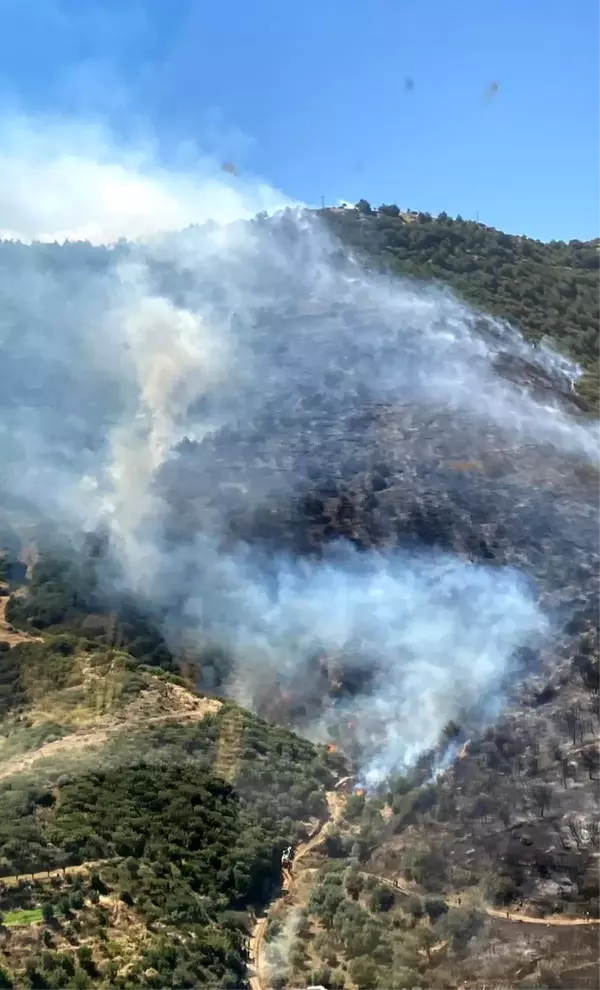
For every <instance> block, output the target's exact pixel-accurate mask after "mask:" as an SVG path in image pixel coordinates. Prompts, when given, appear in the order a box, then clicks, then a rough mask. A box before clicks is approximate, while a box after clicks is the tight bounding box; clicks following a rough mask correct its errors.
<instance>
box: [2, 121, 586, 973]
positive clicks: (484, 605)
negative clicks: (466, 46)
mask: <svg viewBox="0 0 600 990" xmlns="http://www.w3.org/2000/svg"><path fill="white" fill-rule="evenodd" d="M12 128H13V129H12V130H11V131H10V134H9V135H8V136H9V137H10V141H5V144H4V147H5V154H4V156H3V157H2V158H1V159H0V175H4V177H5V179H6V180H7V181H6V182H5V183H4V185H3V194H0V195H4V200H3V201H2V202H0V205H1V206H2V208H3V218H4V219H3V221H2V223H3V226H4V229H5V230H6V232H7V233H11V234H20V235H21V236H22V237H23V242H21V241H11V240H4V241H2V242H0V302H1V306H0V340H1V342H2V352H3V361H2V364H1V367H0V456H1V458H2V465H3V468H2V482H1V491H0V523H1V533H0V536H1V541H2V543H3V544H4V545H5V546H6V547H7V550H8V552H7V553H6V554H5V555H4V556H2V558H1V559H0V579H1V580H0V593H1V594H0V604H1V605H2V608H1V611H0V641H1V642H0V714H1V716H2V722H1V729H2V737H1V738H0V777H1V781H0V792H1V793H0V797H1V799H2V807H3V809H5V811H4V818H3V822H2V824H1V827H0V876H1V877H2V878H4V879H3V880H2V881H1V884H2V885H1V886H0V911H2V912H3V913H4V915H5V924H6V927H5V928H3V929H0V982H2V981H4V983H5V984H8V985H11V983H12V984H13V985H16V986H18V987H21V986H23V987H33V986H42V985H49V986H56V987H62V986H69V985H77V986H88V985H93V984H96V985H101V986H104V985H117V986H119V987H121V988H123V990H127V988H129V987H132V986H147V987H152V986H157V987H158V986H168V985H171V986H196V985H205V986H225V987H240V986H247V985H248V978H249V972H248V969H249V966H248V964H249V962H250V963H251V964H252V965H253V966H254V976H253V977H252V986H253V987H262V986H264V985H266V984H265V981H266V977H265V976H264V974H263V972H262V969H261V959H260V958H259V957H260V941H261V938H262V935H261V933H262V932H263V931H264V932H266V934H265V938H267V936H269V939H268V940H269V941H275V945H274V946H272V947H271V949H270V951H269V952H268V953H267V956H268V957H269V959H271V960H275V962H274V963H273V965H272V969H271V972H270V974H269V981H270V979H271V977H272V976H273V975H275V977H276V981H277V980H278V981H279V984H280V985H281V984H282V982H283V983H285V982H286V981H287V985H302V980H304V983H306V982H307V981H308V982H311V980H312V982H317V983H323V984H324V985H328V986H339V987H342V986H353V987H356V986H365V987H367V986H375V985H379V986H382V987H384V986H408V985H410V986H414V985H423V986H449V985H455V986H456V985H458V984H459V983H460V984H461V985H462V984H464V983H466V984H467V985H468V986H473V987H475V986H479V985H480V983H481V979H482V978H483V977H482V975H481V972H479V971H478V970H477V966H476V967H475V971H474V972H473V971H472V970H471V969H469V965H470V964H469V962H468V951H470V949H472V948H473V946H474V945H475V944H476V945H477V947H478V951H477V952H474V953H471V955H472V957H473V958H474V959H476V960H478V963H477V965H478V966H479V968H480V969H481V967H487V968H486V969H485V972H486V977H485V978H486V980H487V979H488V976H489V982H490V985H494V986H498V985H500V986H504V985H506V979H505V973H506V972H508V970H507V969H506V966H507V965H508V963H506V962H505V959H506V958H508V956H509V955H510V959H511V967H512V968H511V969H510V973H511V976H510V979H511V981H512V983H511V985H517V984H518V983H519V980H520V979H521V977H520V976H519V975H518V974H520V973H521V972H522V969H523V967H524V966H528V967H529V969H528V970H527V971H528V972H530V973H534V972H535V973H537V968H536V967H537V962H534V964H533V968H532V967H531V965H530V964H531V957H532V953H533V955H534V956H535V959H537V958H538V956H539V957H540V958H545V957H548V956H553V955H554V956H555V957H556V958H557V959H561V960H562V962H561V965H562V967H563V969H564V970H565V972H570V969H569V968H571V969H573V967H574V966H576V965H580V959H579V955H580V954H581V953H584V956H582V959H584V962H581V965H584V964H585V965H587V966H588V968H589V953H590V946H591V938H590V935H589V933H587V932H586V931H585V930H584V934H583V935H582V936H581V938H582V941H581V942H567V941H566V940H565V939H564V938H563V941H562V942H561V943H560V945H559V944H558V942H557V944H556V945H554V944H552V945H550V944H548V945H547V946H546V947H545V948H544V949H543V951H542V952H541V954H540V951H539V946H538V948H535V951H534V949H533V948H532V944H531V943H530V942H528V941H527V940H526V939H523V938H521V940H520V942H519V944H518V946H517V945H516V943H514V944H513V943H511V941H510V938H511V936H510V935H507V934H506V932H504V930H503V929H502V928H501V926H500V929H499V928H498V926H497V925H496V922H495V921H493V922H489V921H488V922H486V923H485V924H488V925H490V924H491V925H492V927H491V928H486V927H485V924H484V919H485V918H486V917H487V918H488V919H489V918H494V915H493V913H489V912H494V911H497V910H498V907H499V906H502V905H504V904H505V903H506V904H509V905H510V904H511V903H513V902H514V903H517V902H518V901H519V899H520V900H521V901H523V900H525V901H527V903H528V904H530V910H531V911H534V910H546V911H548V910H549V911H554V912H555V913H558V914H559V915H560V912H562V911H571V912H574V913H575V914H576V916H577V919H576V920H577V922H578V924H579V923H582V924H586V923H587V922H586V912H588V913H589V912H592V913H593V912H594V911H595V910H596V908H595V904H596V902H597V885H596V887H594V879H593V867H594V862H595V861H594V853H593V852H592V849H593V848H596V847H597V840H598V834H597V831H595V825H594V821H595V819H596V817H597V800H596V798H595V795H594V781H593V779H592V778H593V774H594V772H595V767H596V763H595V762H594V761H595V755H594V754H595V752H596V750H595V749H594V746H595V742H594V740H595V733H597V712H596V711H595V708H594V699H595V693H596V694H597V690H598V637H597V614H598V522H599V520H598V425H597V422H596V421H595V420H594V418H593V416H592V415H591V413H593V411H594V410H593V403H594V395H595V394H596V393H597V388H596V382H595V379H594V370H593V369H594V361H595V359H596V356H597V330H598V327H597V293H596V291H595V290H596V287H597V259H598V253H597V250H596V245H594V244H579V243H575V244H571V245H563V244H551V245H541V244H539V243H538V242H533V241H528V240H527V239H523V238H506V237H505V235H503V234H501V233H499V232H497V231H491V230H489V229H487V228H483V227H481V226H480V225H477V224H469V223H465V222H463V221H461V220H459V219H457V220H456V221H453V220H451V219H450V218H447V217H444V216H441V217H439V218H437V219H432V218H430V217H427V216H426V215H414V214H405V215H401V214H400V211H398V209H397V208H396V207H394V206H393V205H392V206H389V205H388V206H387V207H382V208H381V209H380V210H379V211H378V212H377V213H374V212H373V211H372V210H371V208H370V207H369V205H368V204H367V203H365V202H364V201H362V202H361V204H359V208H357V209H354V210H347V211H330V210H326V211H311V210H307V209H304V208H296V207H294V208H289V209H285V210H283V211H281V210H278V208H279V207H285V206H286V205H288V204H287V203H286V200H285V198H284V197H282V196H281V195H280V194H278V193H276V192H274V191H272V190H269V189H268V188H267V187H265V186H264V185H263V184H261V183H255V182H253V181H251V180H248V181H245V182H242V183H240V182H239V181H238V180H237V179H235V180H234V178H232V177H231V176H230V175H223V173H222V172H221V171H220V170H219V168H218V166H216V165H215V163H210V162H207V161H205V160H203V161H202V162H201V163H200V166H199V168H198V170H197V173H196V175H195V176H193V177H192V176H191V173H190V172H189V170H186V169H183V168H182V170H181V172H180V173H179V172H173V173H169V174H166V175H165V174H164V172H163V171H162V170H161V169H160V168H158V167H157V166H156V165H155V163H154V162H153V159H152V156H151V155H149V154H147V153H144V155H140V154H137V155H133V154H129V155H127V156H123V154H122V153H121V152H119V151H118V150H117V149H116V148H115V147H114V145H112V144H111V142H110V141H109V140H108V139H107V138H106V137H105V136H102V135H99V134H98V132H97V131H88V132H86V133H85V134H81V133H80V131H78V129H77V128H75V129H73V128H69V127H66V126H64V125H60V126H57V125H56V124H55V125H52V126H48V125H44V126H43V127H40V128H39V129H38V132H37V133H34V131H33V129H32V128H31V127H30V125H29V124H28V123H27V122H25V123H23V122H21V125H20V126H19V127H17V128H15V126H14V124H13V125H12ZM5 133H8V132H6V130H5ZM259 210H262V211H263V212H259V213H258V215H256V216H255V214H256V213H257V211H259ZM265 211H267V212H265ZM211 216H212V218H213V220H212V221H209V218H210V217H211ZM188 221H189V222H190V223H191V226H187V224H188ZM67 234H68V235H70V236H72V237H74V238H78V237H87V238H89V241H77V242H74V241H66V242H65V243H60V244H59V243H52V241H53V239H54V238H56V239H58V240H60V239H62V237H64V236H66V235H67ZM121 234H123V235H128V236H129V238H130V239H127V238H126V237H125V236H124V237H123V239H120V240H119V239H118V238H119V235H121ZM36 235H37V236H39V237H41V238H42V239H43V241H44V242H43V243H42V242H41V241H36V240H35V237H36ZM135 238H138V240H135ZM104 241H106V242H107V243H103V242H104ZM26 242H29V243H26ZM92 242H94V243H92ZM109 242H111V243H109ZM430 276H433V277H434V279H435V283H434V282H432V280H431V277H430ZM444 283H446V284H444ZM449 286H450V287H452V288H450V287H449ZM557 286H559V287H560V289H559V290H556V291H555V289H556V287H557ZM452 290H454V291H456V292H457V293H458V294H459V295H458V296H457V295H454V294H453V291H452ZM459 297H460V298H459ZM472 307H475V308H472ZM594 307H596V309H594ZM490 312H493V313H494V314H495V315H494V316H490V315H488V314H489V313H490ZM506 320H509V321H512V325H511V324H510V323H509V322H506ZM544 336H547V337H549V338H550V341H549V342H548V341H544V339H543V338H544ZM552 343H554V344H556V347H557V350H554V349H553V347H552V346H550V345H551V344H552ZM582 368H585V374H584V375H583V377H582V375H581V371H582ZM26 568H27V571H26ZM9 595H10V597H8V596H9ZM7 598H8V600H7ZM219 696H220V697H219ZM231 699H233V700H231ZM235 702H238V703H239V704H235ZM240 705H242V706H244V707H246V708H250V709H252V710H253V712H254V713H255V714H253V715H251V714H249V713H248V712H247V711H244V710H243V708H241V707H239V706H240ZM596 708H597V706H596ZM257 716H262V717H263V718H266V719H267V720H268V721H267V722H265V721H261V718H260V717H257ZM282 726H285V727H287V728H285V727H282ZM289 727H291V728H294V729H296V730H297V732H298V733H300V734H301V735H302V736H304V737H308V741H307V739H306V738H299V737H298V736H297V735H294V734H293V733H292V732H289V731H288V728H289ZM579 763H581V767H579ZM583 770H586V773H583ZM587 774H589V780H588V778H587ZM353 785H356V787H358V786H359V785H362V786H363V787H364V789H365V790H366V796H365V794H360V793H359V792H357V793H356V794H354V795H352V796H350V797H349V799H348V802H347V804H346V798H347V797H348V794H347V793H345V789H352V786H353ZM315 829H321V830H322V831H320V832H319V833H318V834H317V835H313V832H314V830H315ZM527 829H528V830H529V831H527ZM524 830H525V831H524ZM565 832H567V833H569V834H571V835H573V836H574V838H573V840H572V841H571V840H569V841H570V842H571V845H570V846H569V845H568V841H567V839H568V836H567V839H565V837H564V835H565ZM521 835H522V837H523V841H522V842H521V839H520V836H521ZM296 843H299V844H300V846H299V849H300V853H301V855H300V857H299V859H298V863H299V864H301V863H302V862H303V861H304V862H305V863H306V862H308V863H309V864H310V863H312V862H313V860H312V859H311V858H310V857H311V856H313V857H316V859H317V866H318V867H319V869H321V868H322V871H323V872H322V873H320V872H319V873H318V875H316V876H315V875H313V874H312V873H311V872H310V868H308V869H307V872H306V875H305V874H304V872H302V870H303V868H302V866H301V865H299V866H298V871H299V875H300V879H298V875H297V876H296V881H294V883H295V884H296V886H294V883H292V880H291V879H290V876H288V877H287V879H286V883H287V884H288V894H289V897H290V898H291V901H290V904H289V909H290V910H289V912H286V909H285V897H283V899H282V900H279V899H278V898H277V897H276V895H277V892H278V889H279V886H280V884H281V880H282V874H281V866H280V857H281V851H282V849H283V848H285V847H286V846H287V845H288V844H296ZM522 846H524V848H525V853H524V852H523V850H522V848H521V847H522ZM323 852H324V853H325V856H324V858H323ZM304 857H305V858H304ZM319 857H321V858H319ZM329 868H331V870H330V874H331V875H329V874H328V873H327V871H328V870H329ZM342 868H343V870H344V871H345V872H344V874H343V876H344V883H343V887H342V882H341V881H342V872H341V869H342ZM61 869H62V870H64V869H67V873H66V874H65V875H63V876H62V877H61V876H58V875H54V876H48V877H46V878H44V877H42V876H40V875H39V874H41V873H42V872H43V871H44V870H51V872H54V873H55V874H58V873H59V872H60V870H61ZM24 872H28V873H31V874H34V877H35V879H34V880H32V881H30V882H27V883H26V882H24V881H23V878H22V874H23V873H24ZM369 874H376V875H381V876H383V877H384V879H387V880H388V885H387V887H388V889H387V891H386V889H385V887H384V888H381V887H377V888H376V890H375V891H374V892H373V893H372V895H371V894H370V893H369V892H368V891H367V893H364V892H363V893H361V889H362V888H361V884H363V882H364V883H368V882H369V880H368V877H369ZM390 874H391V875H393V876H394V877H396V878H397V877H398V875H399V874H400V875H401V877H402V884H403V890H404V893H403V894H402V895H400V894H396V893H393V892H391V888H390V884H391V880H390ZM311 877H312V879H311ZM320 880H323V883H322V884H321V883H320ZM371 880H373V877H371ZM317 881H318V882H317ZM53 885H55V886H53ZM407 885H408V886H407ZM382 889H383V893H382ZM311 890H312V893H311ZM407 892H408V893H407ZM400 896H402V897H403V898H406V897H408V898H409V899H408V900H404V901H403V902H402V906H400V904H399V903H398V901H397V898H398V897H400ZM390 897H391V900H390ZM463 897H464V898H466V900H467V901H468V904H469V906H468V907H466V908H463V909H460V899H461V898H463ZM411 898H412V900H411ZM422 898H423V899H422ZM273 899H274V900H273ZM271 900H273V905H272V907H271V913H270V915H269V919H268V922H269V924H268V925H266V927H261V925H263V923H264V919H263V920H261V918H260V911H261V909H263V908H264V906H265V905H266V904H267V903H268V902H269V901H271ZM434 902H436V903H434ZM457 904H458V906H457ZM48 905H49V907H48ZM423 905H426V906H427V912H426V916H425V914H424V908H423ZM461 911H462V913H461ZM42 912H44V915H43V916H42ZM486 912H488V914H487V915H486ZM280 915H281V920H280V919H279V916H280ZM446 915H447V916H448V917H447V918H446ZM559 920H560V919H559ZM272 922H274V923H275V924H274V925H272V924H271V923H272ZM30 923H31V925H32V928H31V929H30V930H29V929H27V928H26V926H27V925H29V924H30ZM265 924H266V923H265ZM277 924H280V925H281V927H280V929H277V927H276V925H277ZM13 925H14V926H15V928H13ZM494 925H496V927H494ZM508 927H509V928H510V927H511V926H510V925H509V926H508ZM533 927H534V931H535V926H533ZM278 930H279V931H280V933H281V938H280V939H278V938H277V931H278ZM29 932H31V934H29ZM250 933H253V937H252V939H250V938H249V935H250ZM505 935H506V944H505V943H504V942H503V941H502V939H503V938H504V937H505ZM533 937H534V939H536V938H539V933H538V934H537V935H534V936H533ZM561 937H562V936H561ZM586 938H587V941H586ZM474 939H475V940H478V941H476V942H474V941H473V940H474ZM486 940H487V941H486ZM439 944H441V945H442V950H440V953H439V954H438V953H437V949H436V950H435V951H434V947H435V946H436V945H439ZM506 945H511V946H512V947H511V949H510V951H509V949H507V948H506ZM535 945H536V946H537V942H535ZM281 946H283V947H284V949H285V952H284V956H285V957H286V958H284V960H283V963H282V962H281V951H278V949H281ZM444 946H445V947H446V948H443V947H444ZM448 946H449V948H448ZM74 947H77V948H76V951H75V950H74ZM303 947H304V948H303ZM308 947H310V951H309V948H308ZM469 947H470V948H469ZM486 948H489V952H488V953H487V954H486V952H485V951H484V950H486ZM536 953H537V955H536ZM446 956H448V960H447V963H448V964H447V967H446V968H445V969H444V968H442V969H439V965H440V964H439V961H438V960H440V959H444V960H446ZM484 956H485V960H486V961H485V963H484V962H483V961H481V960H483V958H484ZM371 957H372V958H371ZM286 959H287V962H286ZM498 959H500V960H501V965H502V966H504V967H505V969H504V973H503V979H504V982H500V984H499V983H498V980H497V979H496V977H497V965H498V963H497V960H498ZM330 960H335V962H332V963H331V966H337V967H338V970H337V971H336V973H333V974H332V973H331V966H330V965H329V963H330ZM373 960H374V961H373ZM490 960H491V961H490ZM263 962H264V960H263ZM326 964H327V966H329V970H328V969H327V968H326ZM443 965H444V966H445V965H446V963H445V962H444V964H443ZM495 966H496V970H495V969H494V967H495ZM374 967H375V968H374ZM263 968H264V967H263ZM267 969H268V966H267ZM494 973H495V974H496V975H495V976H494ZM261 974H262V975H261ZM490 974H491V975H490ZM494 980H496V982H494ZM297 981H299V982H297ZM581 985H584V984H583V983H582V984H581Z"/></svg>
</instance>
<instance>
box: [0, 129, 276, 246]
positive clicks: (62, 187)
mask: <svg viewBox="0 0 600 990" xmlns="http://www.w3.org/2000/svg"><path fill="white" fill-rule="evenodd" d="M186 158H187V161H186V164H185V169H183V168H182V169H181V170H176V171H174V170H172V169H169V168H167V167H165V166H164V165H161V164H160V163H159V162H157V160H156V154H155V151H154V149H153V147H152V145H151V143H150V142H148V143H147V144H146V145H145V146H141V147H140V145H139V143H138V144H136V146H132V147H131V148H123V147H120V146H119V145H118V144H117V143H116V141H115V140H114V138H113V137H112V136H111V134H110V132H109V131H107V129H106V128H104V127H103V126H101V125H100V124H99V123H98V124H92V123H85V122H81V121H70V120H68V119H67V120H65V119H63V118H60V117H57V118H47V117H34V118H32V117H27V116H22V117H15V116H9V117H5V118H4V119H0V237H2V238H8V239H11V238H12V239H15V240H22V241H26V242H30V241H33V240H38V241H50V242H52V241H59V242H61V241H65V240H72V241H80V240H81V241H85V240H87V241H90V242H91V243H92V244H106V243H111V242H114V241H117V240H118V239H119V238H121V237H126V238H130V239H137V238H140V237H149V236H152V235H155V234H158V233H161V232H163V233H164V232H167V231H171V230H176V229H180V228H182V227H187V226H188V225H189V224H191V223H205V222H206V221H207V220H209V219H212V220H216V221H218V222H219V223H232V222H233V221H235V220H239V219H249V218H250V217H252V216H254V215H255V214H256V213H257V212H259V211H261V210H265V211H267V212H273V211H274V210H276V209H279V208H281V207H283V206H285V205H288V203H289V200H287V198H286V197H284V196H283V195H281V194H280V193H277V192H276V191H275V190H273V189H272V188H270V187H269V186H268V185H267V184H266V183H260V182H256V181H251V182H247V181H246V180H245V179H244V178H243V177H242V178H232V179H231V181H228V180H227V177H226V176H225V175H224V174H223V172H222V170H221V168H220V165H219V163H218V162H216V161H214V160H212V159H211V158H209V157H207V156H203V155H200V154H198V155H197V156H196V157H195V160H192V161H190V160H189V155H187V156H186Z"/></svg>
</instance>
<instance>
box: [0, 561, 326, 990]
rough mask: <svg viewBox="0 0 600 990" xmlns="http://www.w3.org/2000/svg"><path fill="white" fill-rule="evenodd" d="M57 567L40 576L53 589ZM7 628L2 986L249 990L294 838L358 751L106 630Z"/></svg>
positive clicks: (0, 834) (0, 681) (1, 765)
mask: <svg viewBox="0 0 600 990" xmlns="http://www.w3.org/2000/svg"><path fill="white" fill-rule="evenodd" d="M5 559H6V558H5ZM50 566H51V565H50V562H49V561H47V560H46V561H40V562H39V564H38V565H36V567H34V570H33V579H32V588H33V589H40V588H45V590H46V593H47V594H51V593H52V591H51V588H52V587H53V586H52V584H51V583H50V582H46V581H44V580H43V579H42V578H43V576H44V574H45V576H46V578H47V577H48V573H49V570H50ZM45 568H46V569H45ZM15 570H16V566H15V562H14V561H13V562H12V565H11V566H8V565H6V564H5V565H4V574H5V576H8V577H9V579H10V578H11V572H12V573H14V571H15ZM22 581H23V577H22V574H20V575H19V579H18V581H15V580H13V582H12V583H13V590H18V591H19V596H18V598H17V599H16V600H17V601H19V602H20V603H26V602H27V590H28V589H27V587H26V586H24V585H23V583H22ZM15 584H18V588H17V589H15ZM55 587H56V586H55V585H54V588H55ZM24 593H25V594H24ZM14 600H15V599H13V601H14ZM3 603H4V605H5V604H6V597H4V599H3ZM93 631H94V630H93ZM95 632H96V633H97V632H98V627H97V626H96V627H95ZM5 634H6V627H3V628H0V649H1V652H0V661H1V664H0V671H1V673H0V697H1V698H2V723H1V726H2V739H1V740H0V795H1V796H0V801H1V804H2V809H3V815H2V824H1V826H0V914H1V916H2V920H3V926H2V927H0V972H1V973H2V979H3V981H4V983H3V985H5V986H15V987H21V986H22V987H29V986H31V987H42V986H49V987H68V986H77V987H81V986H94V985H101V986H106V985H110V986H120V987H134V986H197V985H202V986H224V987H225V986H227V987H243V986H246V985H247V979H248V976H247V971H246V966H247V946H248V941H247V940H248V935H249V933H250V931H251V927H252V919H253V915H254V913H255V912H257V911H259V910H260V909H261V907H262V906H263V905H264V904H265V903H267V902H268V901H269V900H270V899H271V898H272V897H273V896H274V893H275V892H276V891H277V889H278V886H279V884H280V869H279V858H280V855H281V850H282V848H284V846H285V845H286V844H288V843H290V842H292V843H296V842H297V841H298V840H299V839H301V837H302V835H303V834H306V833H307V832H308V831H309V830H310V828H311V827H314V823H315V821H318V820H319V819H320V818H323V817H325V816H326V808H327V805H326V801H325V792H326V790H327V789H328V788H331V787H332V786H333V783H334V780H335V778H336V776H337V775H339V772H340V767H341V766H342V764H340V762H339V760H338V759H337V758H336V757H335V756H333V755H330V754H328V753H327V751H326V750H325V749H323V748H322V747H321V748H315V747H314V746H312V745H311V744H310V743H308V742H306V741H304V740H301V739H298V737H296V736H294V735H293V734H292V733H289V732H287V731H286V730H284V729H278V728H276V727H275V726H269V725H268V724H266V723H264V722H262V721H261V720H259V719H256V718H253V717H252V716H250V715H249V714H248V713H245V712H243V711H242V710H240V709H238V708H236V707H235V706H233V705H231V704H230V703H224V702H223V701H221V700H220V699H218V698H216V697H203V696H200V695H198V694H196V693H195V692H194V691H193V690H192V689H190V688H189V687H188V686H187V685H186V683H185V682H184V680H183V679H182V678H181V677H179V676H177V675H174V674H171V673H167V672H163V671H162V670H161V669H160V668H151V667H148V666H145V665H143V664H140V663H139V662H138V661H137V660H136V659H135V658H134V657H133V656H132V655H131V654H129V653H126V652H124V651H123V650H120V649H115V648H114V647H110V645H107V644H106V639H105V637H104V639H101V638H96V639H95V640H91V639H85V638H81V637H75V636H74V635H73V633H72V632H71V633H70V634H66V633H64V632H63V633H62V634H60V633H58V632H56V631H55V632H54V634H47V635H45V636H44V637H43V638H40V637H37V638H36V639H33V637H30V636H28V635H27V634H25V633H19V632H18V631H16V630H15V628H14V627H12V628H10V629H9V630H8V635H9V636H10V637H11V639H10V641H8V640H6V639H4V638H3V637H4V635H5Z"/></svg>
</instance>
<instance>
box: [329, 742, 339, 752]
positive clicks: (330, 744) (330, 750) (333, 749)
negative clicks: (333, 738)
mask: <svg viewBox="0 0 600 990" xmlns="http://www.w3.org/2000/svg"><path fill="white" fill-rule="evenodd" d="M336 751H337V746H334V745H333V743H329V746H328V747H327V752H328V753H335V752H336Z"/></svg>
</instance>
